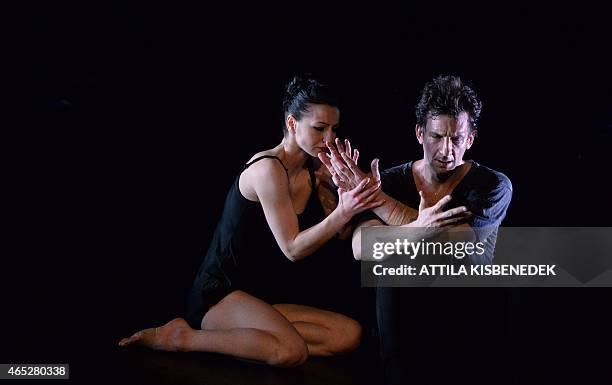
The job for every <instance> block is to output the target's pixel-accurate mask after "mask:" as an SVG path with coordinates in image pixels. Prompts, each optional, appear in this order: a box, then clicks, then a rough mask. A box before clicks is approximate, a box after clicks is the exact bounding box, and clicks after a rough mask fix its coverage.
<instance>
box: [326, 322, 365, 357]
mask: <svg viewBox="0 0 612 385" xmlns="http://www.w3.org/2000/svg"><path fill="white" fill-rule="evenodd" d="M361 334H362V328H361V325H360V324H359V322H357V321H355V320H353V319H350V318H349V320H347V321H346V322H343V325H342V327H341V328H339V329H338V330H336V331H335V333H334V337H333V340H332V341H331V343H330V344H329V350H330V354H344V353H349V352H352V351H353V350H355V349H357V348H358V347H359V345H360V344H361Z"/></svg>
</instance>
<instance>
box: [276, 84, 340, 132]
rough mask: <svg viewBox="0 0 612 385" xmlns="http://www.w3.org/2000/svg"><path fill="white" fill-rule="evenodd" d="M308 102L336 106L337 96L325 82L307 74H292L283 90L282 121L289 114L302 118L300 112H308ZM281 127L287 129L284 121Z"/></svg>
mask: <svg viewBox="0 0 612 385" xmlns="http://www.w3.org/2000/svg"><path fill="white" fill-rule="evenodd" d="M309 104H327V105H330V106H332V107H338V97H337V95H336V93H335V92H334V90H333V89H332V88H331V87H330V86H329V85H327V84H324V83H322V82H320V81H318V80H315V79H313V78H311V77H309V76H304V77H300V76H294V77H293V79H292V80H291V81H290V82H289V84H287V88H286V90H285V97H284V99H283V112H284V121H286V120H287V116H289V115H293V117H294V118H296V119H297V120H300V119H302V114H304V113H306V112H308V106H309ZM283 129H284V130H286V129H287V127H285V124H284V122H283Z"/></svg>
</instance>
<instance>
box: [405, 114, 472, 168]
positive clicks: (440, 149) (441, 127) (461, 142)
mask: <svg viewBox="0 0 612 385" xmlns="http://www.w3.org/2000/svg"><path fill="white" fill-rule="evenodd" d="M416 135H417V139H418V140H419V143H420V144H422V145H423V158H424V159H425V162H426V163H427V165H428V166H429V167H430V168H431V171H432V172H433V173H434V174H436V175H443V174H446V173H448V172H451V171H452V170H454V169H455V167H457V166H460V165H462V164H463V154H464V153H465V151H466V150H467V149H469V148H470V147H472V143H474V134H473V133H472V132H471V130H470V123H469V120H468V114H467V112H462V113H460V114H459V115H458V116H457V118H453V117H451V116H448V115H438V116H436V117H433V118H432V117H429V118H427V123H426V125H425V127H424V128H423V127H421V126H419V125H417V126H416Z"/></svg>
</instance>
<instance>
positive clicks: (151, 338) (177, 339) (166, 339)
mask: <svg viewBox="0 0 612 385" xmlns="http://www.w3.org/2000/svg"><path fill="white" fill-rule="evenodd" d="M192 331H193V329H192V328H191V327H190V326H189V324H188V323H187V321H185V320H184V319H182V318H175V319H173V320H172V321H170V322H168V323H167V324H165V325H164V326H160V327H157V328H150V329H144V330H141V331H139V332H137V333H134V335H132V336H131V337H129V338H123V339H122V340H121V341H119V346H128V345H132V344H136V345H142V346H146V347H148V348H151V349H155V350H166V351H170V352H180V351H185V350H186V343H187V342H188V340H189V338H190V336H191V332H192Z"/></svg>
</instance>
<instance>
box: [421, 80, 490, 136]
mask: <svg viewBox="0 0 612 385" xmlns="http://www.w3.org/2000/svg"><path fill="white" fill-rule="evenodd" d="M481 109H482V102H481V101H480V98H479V97H478V95H476V92H475V91H474V90H473V89H472V88H471V87H470V86H469V85H468V84H466V83H465V82H464V81H463V80H461V78H459V76H453V75H440V76H438V77H437V78H435V79H433V80H432V81H431V82H429V83H427V84H425V87H424V88H423V91H422V92H421V98H420V100H419V102H418V104H417V106H416V120H417V124H418V125H420V126H421V127H423V129H424V128H425V124H426V123H427V118H428V117H436V116H438V115H449V116H452V117H454V118H456V117H457V116H458V115H459V114H460V113H461V112H467V113H468V119H469V122H470V129H471V130H472V132H474V133H476V132H477V130H478V124H477V123H478V118H480V111H481Z"/></svg>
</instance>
